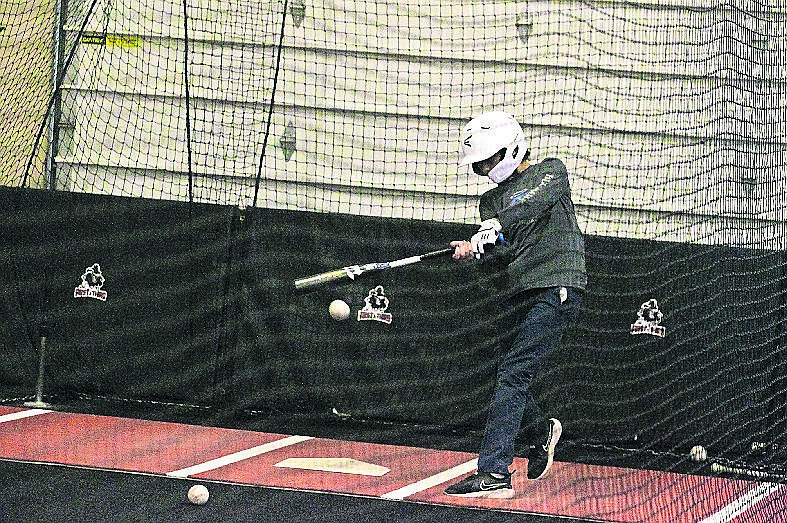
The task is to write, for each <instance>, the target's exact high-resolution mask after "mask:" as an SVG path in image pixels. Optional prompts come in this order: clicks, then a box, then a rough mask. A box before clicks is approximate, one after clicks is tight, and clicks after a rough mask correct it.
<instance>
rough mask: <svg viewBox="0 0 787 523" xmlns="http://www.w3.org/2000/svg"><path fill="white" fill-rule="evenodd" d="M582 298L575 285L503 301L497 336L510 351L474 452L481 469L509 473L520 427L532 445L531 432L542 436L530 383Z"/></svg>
mask: <svg viewBox="0 0 787 523" xmlns="http://www.w3.org/2000/svg"><path fill="white" fill-rule="evenodd" d="M561 289H565V290H561ZM582 296H583V292H582V291H581V290H578V289H574V288H571V287H553V288H548V289H537V290H535V291H527V292H524V293H521V294H518V295H516V296H514V297H513V298H511V299H509V300H507V301H506V302H505V303H504V304H503V313H504V320H503V322H502V325H501V328H502V329H503V332H502V333H501V334H502V335H503V336H505V338H504V339H506V340H507V341H506V344H507V345H508V351H507V353H505V354H504V355H503V357H502V360H501V361H500V363H499V364H498V370H497V385H496V386H495V392H494V394H493V396H492V401H491V403H490V405H489V414H488V418H487V422H486V429H485V431H484V438H483V440H482V442H481V450H480V452H479V456H478V470H479V471H481V472H500V473H507V472H508V467H509V466H510V465H511V464H512V463H513V462H514V442H515V440H516V437H517V434H518V433H519V430H520V428H523V429H524V434H525V435H526V436H527V437H528V439H529V442H530V443H535V442H534V441H533V440H532V438H533V437H534V434H536V433H537V434H540V433H541V432H544V434H546V429H545V426H546V418H545V417H544V415H543V414H542V413H541V409H539V407H538V405H537V404H536V401H535V399H534V398H533V394H532V392H531V390H530V384H531V382H532V381H533V378H534V376H535V374H536V372H537V371H538V367H539V364H540V363H541V361H542V360H543V359H544V356H546V355H547V354H548V353H549V352H551V351H552V350H554V349H556V348H557V347H558V346H559V345H560V341H561V339H562V338H563V333H564V332H565V331H566V328H567V327H568V326H569V325H571V324H572V323H573V322H574V321H575V320H576V317H577V314H578V312H579V304H580V302H581V300H582ZM561 298H564V299H561ZM535 431H538V432H535Z"/></svg>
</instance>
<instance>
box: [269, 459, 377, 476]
mask: <svg viewBox="0 0 787 523" xmlns="http://www.w3.org/2000/svg"><path fill="white" fill-rule="evenodd" d="M274 466H275V467H287V468H291V469H305V470H322V471H325V472H341V473H344V474H359V475H362V476H382V475H384V474H386V473H388V472H390V470H391V469H388V468H385V467H383V466H380V465H374V464H372V463H365V462H363V461H358V460H357V459H352V458H287V459H285V460H284V461H280V462H279V463H276V465H274Z"/></svg>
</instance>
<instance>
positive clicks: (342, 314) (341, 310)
mask: <svg viewBox="0 0 787 523" xmlns="http://www.w3.org/2000/svg"><path fill="white" fill-rule="evenodd" d="M328 313H329V314H330V315H331V318H333V319H334V320H336V321H344V320H346V319H347V318H349V317H350V306H349V305H347V302H345V301H344V300H333V301H332V302H331V304H330V305H329V306H328Z"/></svg>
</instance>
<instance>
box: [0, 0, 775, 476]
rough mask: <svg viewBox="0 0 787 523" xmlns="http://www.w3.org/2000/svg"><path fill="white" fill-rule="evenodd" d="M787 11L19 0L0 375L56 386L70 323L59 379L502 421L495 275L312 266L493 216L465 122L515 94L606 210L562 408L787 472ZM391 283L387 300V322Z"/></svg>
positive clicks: (199, 397)
mask: <svg viewBox="0 0 787 523" xmlns="http://www.w3.org/2000/svg"><path fill="white" fill-rule="evenodd" d="M786 19H787V4H785V3H784V2H780V1H778V0H774V1H771V2H757V1H753V0H752V1H750V0H729V1H725V2H712V1H710V0H671V1H667V2H648V1H603V2H585V1H560V2H556V1H549V0H543V1H530V2H520V1H503V0H498V1H492V0H483V1H481V0H478V1H475V0H472V1H460V0H426V1H423V0H421V1H418V2H415V1H409V0H408V1H386V0H371V1H362V2H361V1H350V0H347V1H337V2H308V1H305V0H283V1H279V0H275V1H269V2H259V1H250V0H235V1H218V0H216V1H207V0H184V1H173V0H148V1H143V2H138V1H130V0H48V1H33V0H13V1H5V2H3V3H2V5H0V94H2V96H0V114H2V116H3V123H4V132H3V133H2V136H0V184H2V185H4V186H7V187H6V188H5V189H4V191H3V196H2V197H3V199H4V200H5V202H6V204H5V205H4V209H6V210H5V211H4V212H5V213H6V222H7V223H8V226H7V227H6V228H5V231H4V232H3V234H4V235H5V236H4V237H5V240H6V243H7V245H8V246H9V248H8V251H7V254H6V255H4V258H3V260H4V261H3V263H4V264H5V266H6V269H7V270H5V271H4V272H5V273H6V275H7V277H6V278H5V280H4V281H3V285H4V286H5V288H6V289H7V290H8V292H7V293H6V294H5V296H6V297H5V303H4V309H3V311H2V313H3V314H4V317H5V319H4V320H3V322H4V327H3V341H2V342H1V343H2V344H3V345H2V347H3V351H4V353H5V355H4V363H3V365H5V369H3V371H2V373H0V383H5V384H6V385H9V386H19V387H21V388H22V389H25V390H31V389H32V385H33V384H35V383H36V377H37V374H36V373H37V370H38V367H37V365H38V359H37V356H36V354H37V352H36V351H37V347H38V346H39V343H38V340H39V334H41V332H40V331H41V330H42V326H45V327H46V332H47V333H48V334H49V337H48V340H49V343H48V345H47V347H48V350H49V351H51V354H50V356H51V357H50V358H49V364H48V367H47V369H46V380H45V383H47V387H48V389H47V390H49V391H52V393H54V392H55V391H76V392H77V393H79V394H85V395H88V396H89V395H95V396H113V397H120V398H134V399H139V400H146V399H150V400H162V401H172V402H176V403H177V402H185V401H189V402H193V403H198V404H201V405H208V406H212V405H228V404H229V405H232V406H233V407H234V408H237V409H239V410H244V409H245V410H250V411H256V410H264V409H279V410H282V411H288V410H293V411H304V410H306V411H308V410H309V409H315V410H319V411H321V412H322V411H324V412H344V413H348V415H351V416H356V417H359V418H363V419H380V420H385V421H387V422H392V423H402V424H407V423H420V424H431V425H435V426H460V425H467V426H471V427H476V428H477V427H479V426H480V425H481V421H482V420H483V411H484V409H485V407H486V401H487V399H488V396H489V393H490V391H491V387H492V384H493V382H494V361H493V360H494V358H490V357H489V356H488V351H489V350H490V347H491V346H492V345H493V344H494V341H495V335H494V334H493V332H492V328H491V326H490V325H491V324H492V323H493V321H494V319H495V315H496V313H495V312H494V303H495V295H494V292H493V291H489V290H487V287H488V285H487V283H489V282H488V279H489V278H490V277H489V276H486V275H479V274H478V273H477V272H476V271H475V270H474V269H473V267H472V264H464V265H462V264H456V263H452V262H450V261H447V260H446V261H433V262H429V263H423V264H419V265H418V266H417V267H412V268H410V269H404V268H402V269H401V270H398V271H397V270H392V271H388V272H386V273H385V274H384V275H380V276H379V277H376V278H372V277H371V276H370V277H369V278H368V279H364V278H361V277H359V278H357V279H356V280H353V281H351V282H350V283H349V284H346V285H340V286H336V287H331V288H326V289H318V290H316V291H314V292H312V293H306V294H301V295H299V294H297V293H294V292H293V289H292V282H293V280H295V279H296V278H298V277H303V276H307V275H309V274H316V273H320V272H324V271H328V270H331V269H335V268H341V267H344V266H349V265H352V264H356V263H367V262H375V261H386V260H394V259H398V258H402V257H405V256H411V255H415V254H419V253H423V252H428V251H432V250H435V249H437V248H440V247H445V246H446V244H447V243H448V242H449V241H451V240H455V239H458V238H462V237H468V236H469V235H471V234H472V233H473V232H474V231H475V230H476V228H477V225H478V222H479V221H480V219H479V214H478V199H479V196H480V195H481V194H482V193H483V192H485V191H486V190H488V189H490V188H492V187H493V185H494V184H492V183H491V182H489V181H488V180H487V179H486V178H482V177H479V176H477V175H475V174H473V173H472V172H470V171H469V170H468V169H467V168H460V167H458V165H457V163H458V151H459V145H460V144H459V134H460V131H461V128H462V126H463V125H464V123H465V122H466V121H467V120H469V119H470V118H471V117H473V116H475V115H477V114H479V113H481V112H483V111H487V110H492V109H494V110H502V111H507V112H509V113H511V114H513V115H514V116H515V117H516V118H517V119H518V120H519V122H520V123H521V124H522V126H523V128H524V130H525V133H526V140H527V143H528V145H529V147H530V149H531V152H532V157H533V159H534V160H536V161H540V160H542V159H545V158H548V157H556V158H559V159H561V160H563V162H564V163H565V164H566V166H567V168H568V172H569V177H570V182H571V187H572V196H573V200H574V203H575V204H576V210H577V215H578V220H579V224H580V227H581V229H582V231H583V232H584V233H585V235H586V241H587V265H588V277H589V283H588V289H587V295H586V298H585V300H584V302H583V306H582V312H581V316H580V319H579V321H578V323H577V324H576V325H575V326H574V327H572V329H571V331H570V333H569V334H568V335H567V336H566V339H565V340H564V343H563V347H562V348H561V350H560V351H559V352H558V353H556V354H554V355H552V356H551V357H550V361H548V362H547V364H546V365H545V366H544V368H543V369H542V373H541V375H540V376H539V378H538V387H539V391H540V396H541V398H542V401H543V402H544V409H545V410H548V411H550V412H554V413H555V414H556V415H559V416H560V417H561V419H564V420H565V421H564V424H565V426H566V435H567V436H566V437H567V438H568V439H571V440H573V441H575V442H578V443H579V444H585V445H590V446H593V445H597V446H598V447H599V448H602V449H610V450H612V451H613V452H628V451H629V450H626V449H632V448H635V449H637V452H640V454H639V455H640V456H641V459H642V463H641V465H642V466H654V465H653V463H655V462H656V461H657V460H658V459H659V458H658V457H659V456H663V455H675V456H678V455H685V454H686V452H688V449H689V448H691V447H692V446H693V445H696V444H702V445H704V446H706V447H707V448H708V450H709V452H710V453H711V454H712V455H713V456H716V457H718V459H725V460H728V461H730V462H732V463H735V464H739V465H741V466H742V467H746V470H753V468H755V467H759V469H758V470H767V471H768V474H772V475H775V476H776V477H781V475H782V474H784V472H785V468H784V466H783V465H784V463H783V461H784V459H785V448H786V447H785V445H787V441H786V440H785V437H784V434H785V431H787V422H786V421H785V420H786V419H787V377H786V376H787V360H786V359H785V358H787V356H785V353H784V340H785V338H784V336H785V332H784V329H785V311H786V310H787V309H785V254H784V252H785V251H784V249H785V238H787V234H786V233H787V227H785V224H786V222H785V220H787V216H786V215H785V206H784V201H785V196H787V195H786V194H785V186H786V185H785V174H784V173H785V168H786V167H787V157H786V155H785V151H786V150H787V67H785V60H784V53H785V52H787V39H786V38H785V34H787V31H785V28H787V24H786V23H785V21H786ZM94 264H95V265H94ZM97 273H98V274H97ZM381 274H382V273H381ZM99 276H100V279H99V278H98V277H99ZM80 277H81V283H80ZM98 282H100V283H98ZM80 284H83V288H84V289H85V291H84V293H85V294H88V293H89V291H90V292H93V294H92V295H90V296H89V298H94V299H89V300H81V299H79V298H80V296H78V294H79V292H77V291H75V288H76V287H78V286H79V285H80ZM378 285H379V286H381V287H383V288H384V289H385V292H386V299H387V300H388V301H386V307H387V311H386V310H385V308H383V310H379V308H378V310H376V313H378V315H377V317H376V318H374V319H375V320H377V321H361V319H360V316H357V317H356V316H355V314H356V310H360V309H362V308H364V307H367V311H368V306H369V302H368V300H369V298H370V297H371V296H372V294H373V293H377V294H379V292H381V291H377V290H376V286H378ZM102 288H103V290H104V291H105V294H104V295H103V296H104V299H103V300H102V299H100V296H101V295H100V293H99V291H100V290H101V289H102ZM95 298H98V299H95ZM333 299H343V300H344V301H345V302H347V303H348V304H349V305H350V307H351V309H353V311H352V314H353V315H352V316H351V318H350V321H348V322H345V323H339V322H336V321H333V320H331V319H330V317H327V312H326V310H327V305H328V303H329V302H330V301H331V300H333ZM381 314H382V316H380V315H381ZM385 314H389V316H385ZM389 317H390V318H392V321H390V322H386V321H385V320H386V318H389ZM86 318H89V321H88V320H87V319H86ZM367 319H368V318H367ZM88 326H89V329H88ZM85 329H88V330H89V331H90V334H89V335H88V334H86V333H85ZM79 333H81V334H79ZM643 449H644V450H643Z"/></svg>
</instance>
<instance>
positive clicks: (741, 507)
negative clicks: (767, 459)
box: [697, 483, 782, 523]
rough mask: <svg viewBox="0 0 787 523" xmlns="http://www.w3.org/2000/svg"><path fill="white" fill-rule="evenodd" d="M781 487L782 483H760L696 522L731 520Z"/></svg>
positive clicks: (710, 522) (719, 522)
mask: <svg viewBox="0 0 787 523" xmlns="http://www.w3.org/2000/svg"><path fill="white" fill-rule="evenodd" d="M781 488H782V485H781V484H779V483H760V484H759V485H757V486H756V487H754V488H753V489H751V490H750V491H749V492H747V493H746V494H744V495H743V496H741V497H739V498H738V499H736V500H735V501H733V502H732V503H730V504H729V505H727V506H726V507H724V508H722V509H721V510H719V511H718V512H716V513H715V514H712V515H710V516H708V517H707V518H705V519H703V520H702V521H698V522H697V523H727V522H729V521H732V520H733V519H735V518H737V517H738V516H740V515H741V514H743V513H744V512H746V511H747V510H749V509H750V508H752V507H753V506H754V505H756V504H757V503H759V502H760V501H762V500H763V499H765V498H767V497H768V496H770V495H771V494H773V493H774V492H776V491H777V490H779V489H781Z"/></svg>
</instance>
